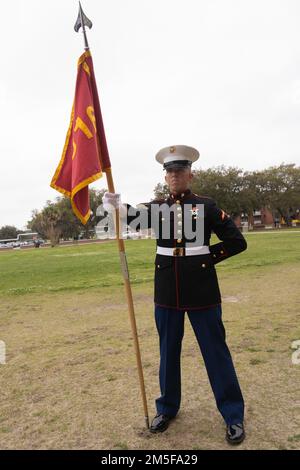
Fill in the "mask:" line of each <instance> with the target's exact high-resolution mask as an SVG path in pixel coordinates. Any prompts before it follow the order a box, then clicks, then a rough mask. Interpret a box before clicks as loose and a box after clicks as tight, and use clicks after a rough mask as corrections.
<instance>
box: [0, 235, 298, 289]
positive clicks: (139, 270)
mask: <svg viewBox="0 0 300 470" xmlns="http://www.w3.org/2000/svg"><path fill="white" fill-rule="evenodd" d="M246 238H247V241H248V250H247V251H246V252H244V253H243V254H241V255H239V256H236V257H233V258H231V259H229V260H226V261H224V262H222V263H220V264H219V265H218V269H220V270H221V271H224V272H227V271H232V270H233V269H234V270H236V269H238V270H247V271H249V270H253V269H256V267H258V266H269V265H278V264H281V263H288V262H291V263H297V262H299V261H300V233H298V232H292V231H291V232H282V233H278V232H273V233H270V234H269V233H267V234H265V233H264V234H262V233H255V234H249V235H246ZM214 241H217V239H213V240H212V243H214ZM125 244H126V253H127V258H128V264H129V268H130V275H131V281H132V283H133V284H137V283H144V282H152V280H153V266H154V264H153V261H154V255H155V240H137V241H134V240H128V241H126V242H125ZM122 283H123V281H122V276H121V275H120V263H119V255H118V251H117V246H116V242H115V241H110V242H107V243H105V244H91V245H77V246H76V245H74V246H68V247H59V246H58V247H57V248H40V249H31V250H28V249H27V250H14V251H9V252H6V253H5V252H2V253H1V252H0V295H6V294H8V295H23V294H27V293H43V292H59V291H69V290H82V289H84V290H86V289H91V288H100V287H114V286H120V285H122Z"/></svg>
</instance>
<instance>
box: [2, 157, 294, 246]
mask: <svg viewBox="0 0 300 470" xmlns="http://www.w3.org/2000/svg"><path fill="white" fill-rule="evenodd" d="M193 175H194V177H193V180H192V185H191V189H192V191H193V192H194V193H196V194H198V195H205V196H209V197H212V198H213V199H215V201H216V202H217V204H218V205H219V207H221V208H222V209H224V210H225V211H226V212H227V213H228V214H230V215H231V216H233V217H236V216H237V215H241V214H247V215H248V216H249V215H251V214H253V212H254V211H255V210H260V209H261V208H263V207H264V208H268V209H269V210H270V211H271V213H272V214H273V217H274V218H275V217H280V218H283V219H284V220H285V221H286V223H287V224H289V221H290V220H291V218H292V217H293V218H299V217H300V216H299V210H300V167H297V166H296V165H295V164H294V163H290V164H284V163H282V164H281V165H279V166H272V167H269V168H267V169H264V170H260V171H251V172H250V171H243V170H242V169H240V168H237V167H225V166H218V167H214V168H209V169H208V170H194V171H193ZM105 191H106V189H102V190H101V191H99V190H95V189H91V190H90V205H91V210H92V216H91V218H90V220H89V221H88V223H87V224H86V225H85V226H84V225H83V224H82V223H81V222H80V221H79V220H78V219H77V217H76V216H75V215H74V214H73V211H72V207H71V203H70V200H69V199H68V198H66V197H57V198H56V200H55V201H54V202H53V201H47V202H46V205H45V207H44V208H43V209H42V210H34V211H33V212H32V217H31V219H30V220H29V221H28V223H27V227H28V229H29V230H31V231H32V232H37V233H38V234H39V235H40V236H41V237H42V238H44V239H48V240H50V241H51V243H52V244H53V245H55V244H57V243H58V242H59V240H60V239H65V240H68V239H70V238H73V239H76V238H78V237H80V236H82V237H84V238H90V237H91V236H92V234H93V233H94V230H95V226H96V225H97V223H98V222H99V220H100V218H99V217H97V216H96V210H97V207H98V206H99V205H100V204H101V203H102V198H103V194H104V192H105ZM168 194H169V190H168V186H167V185H166V184H161V183H159V184H157V185H156V186H155V188H154V197H155V198H160V197H163V198H165V197H167V195H168ZM129 202H130V201H129ZM18 233H22V231H20V230H17V229H16V227H13V226H5V227H2V228H1V229H0V240H1V239H7V238H16V236H17V234H18Z"/></svg>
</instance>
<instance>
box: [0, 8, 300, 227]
mask: <svg viewBox="0 0 300 470" xmlns="http://www.w3.org/2000/svg"><path fill="white" fill-rule="evenodd" d="M82 5H83V7H84V11H85V13H86V14H87V16H88V17H89V18H90V19H91V20H92V21H93V23H94V26H93V29H92V30H91V31H89V33H88V37H89V42H90V47H91V52H92V55H93V60H94V67H95V73H96V79H97V83H98V90H99V95H100V102H101V107H102V113H103V119H104V125H105V129H106V136H107V141H108V147H109V151H110V157H111V162H112V171H113V177H114V181H115V186H116V190H117V191H118V192H121V194H122V200H123V201H127V202H130V203H132V204H136V203H138V202H145V201H147V200H149V199H150V198H152V196H153V188H154V186H155V184H156V183H157V182H159V181H163V171H162V168H161V166H160V165H159V164H158V163H157V162H156V161H155V158H154V156H155V153H156V152H157V151H158V150H159V149H160V148H161V147H165V146H169V145H176V144H186V145H191V146H194V147H196V148H198V150H199V151H200V159H199V161H198V162H196V164H195V165H194V166H195V168H208V167H211V166H217V165H221V164H224V165H227V166H228V165H234V166H239V167H240V168H243V169H246V170H253V169H262V168H265V167H267V166H270V165H278V164H280V163H281V162H286V163H290V162H294V163H296V164H297V165H299V164H300V27H299V25H300V1H299V0H280V1H278V0H277V1H276V0H251V1H250V0H205V1H203V0H186V1H182V0H181V1H179V0H82ZM77 12H78V2H77V1H76V0H63V1H61V0H51V1H49V2H45V1H41V0H14V1H11V2H4V1H2V0H1V27H0V39H1V49H2V53H1V55H2V60H1V74H0V109H1V126H0V157H1V166H0V175H1V176H0V201H1V206H0V227H1V226H2V225H6V224H12V225H16V226H18V227H19V228H23V227H24V225H25V224H26V222H27V221H28V220H29V219H30V216H31V211H32V209H41V208H42V207H43V205H44V203H45V201H46V200H47V199H51V200H54V199H55V197H56V196H58V193H56V191H54V190H53V189H52V188H50V186H49V184H50V180H51V178H52V176H53V173H54V171H55V169H56V166H57V164H58V162H59V160H60V157H61V153H62V149H63V145H64V141H65V136H66V132H67V128H68V125H69V119H70V113H71V107H72V102H73V96H74V89H75V80H76V67H77V59H78V57H79V56H80V55H81V53H82V52H83V38H82V34H81V33H80V34H77V33H75V31H74V29H73V26H74V23H75V21H76V18H77ZM92 186H93V187H95V188H99V189H102V188H104V187H106V179H105V175H104V177H103V178H102V179H100V180H98V181H97V182H96V183H94V184H93V185H92Z"/></svg>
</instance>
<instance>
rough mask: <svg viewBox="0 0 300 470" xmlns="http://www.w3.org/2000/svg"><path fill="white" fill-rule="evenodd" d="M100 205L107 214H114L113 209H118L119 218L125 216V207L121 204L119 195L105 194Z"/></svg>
mask: <svg viewBox="0 0 300 470" xmlns="http://www.w3.org/2000/svg"><path fill="white" fill-rule="evenodd" d="M102 204H103V207H104V210H106V211H107V212H114V211H115V209H119V211H120V217H125V216H126V215H127V207H126V205H124V204H122V202H121V194H119V193H109V192H106V193H104V195H103V199H102Z"/></svg>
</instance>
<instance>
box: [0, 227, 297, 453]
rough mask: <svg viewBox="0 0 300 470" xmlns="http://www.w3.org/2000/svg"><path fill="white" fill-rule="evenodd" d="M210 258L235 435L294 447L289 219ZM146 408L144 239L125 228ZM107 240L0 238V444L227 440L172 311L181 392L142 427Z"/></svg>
mask: <svg viewBox="0 0 300 470" xmlns="http://www.w3.org/2000/svg"><path fill="white" fill-rule="evenodd" d="M246 238H247V241H248V250H247V251H245V252H243V253H241V254H240V255H238V256H236V257H232V258H230V259H228V260H226V261H224V262H222V263H220V264H218V265H217V271H218V276H219V281H220V287H221V292H222V298H223V319H224V324H225V327H226V332H227V342H228V344H229V347H230V350H231V352H232V355H233V359H234V362H235V365H236V369H237V373H238V376H239V380H240V383H241V387H242V390H243V394H244V398H245V402H246V427H247V439H246V441H245V442H244V443H243V444H242V448H243V449H299V446H300V441H299V427H300V366H299V365H294V364H292V361H291V355H292V352H293V351H292V349H291V343H292V341H294V340H297V339H300V298H299V284H300V263H299V261H300V233H298V232H297V231H282V232H280V233H279V232H271V233H266V234H260V233H259V234H252V233H251V234H246ZM125 244H126V251H127V258H128V264H129V269H130V276H131V281H132V289H133V297H134V305H135V313H136V319H137V326H138V332H139V339H140V346H141V353H142V361H143V367H144V375H145V384H146V392H147V398H148V406H149V414H150V418H152V416H153V414H154V413H155V406H154V400H155V398H157V397H158V396H159V384H158V364H159V353H158V338H157V332H156V328H155V322H154V318H153V274H154V255H155V241H154V240H138V241H131V240H129V241H126V243H125ZM122 284H123V282H122V276H121V274H120V267H119V255H118V251H117V244H116V242H108V243H104V244H90V245H81V246H80V245H77V246H70V247H57V248H41V249H32V250H23V251H22V250H15V251H10V252H0V298H1V302H0V340H2V341H5V343H6V349H7V361H6V364H5V365H0V387H1V398H2V399H1V402H0V448H1V449H40V448H42V449H50V448H53V449H62V448H66V449H97V448H98V449H120V450H123V449H146V450H147V449H227V448H228V446H227V444H226V443H225V441H224V432H225V429H224V424H223V422H222V419H221V417H220V415H219V413H218V411H217V410H216V407H215V403H214V399H213V396H212V392H211V389H210V386H209V382H208V379H207V375H206V372H205V368H204V365H203V361H202V358H201V356H200V354H199V350H198V345H197V342H196V340H195V338H194V335H193V332H192V329H191V327H190V325H189V323H188V320H187V319H186V328H185V338H184V342H183V350H182V405H181V410H180V413H179V415H178V418H177V419H176V420H175V421H174V422H173V423H172V424H171V426H170V428H169V429H168V430H167V431H166V432H165V433H163V434H162V435H151V434H150V433H149V432H148V431H147V430H145V428H144V419H143V408H142V404H141V398H140V391H139V384H138V377H137V370H136V361H135V355H134V348H133V343H132V338H131V330H130V323H129V319H128V311H127V304H126V300H125V294H124V288H123V286H122Z"/></svg>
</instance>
